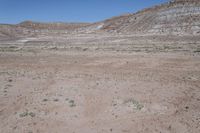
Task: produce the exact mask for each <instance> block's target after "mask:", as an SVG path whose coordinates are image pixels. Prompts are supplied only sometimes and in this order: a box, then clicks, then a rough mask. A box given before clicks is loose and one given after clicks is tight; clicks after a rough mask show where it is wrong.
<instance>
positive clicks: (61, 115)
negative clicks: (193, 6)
mask: <svg viewBox="0 0 200 133" xmlns="http://www.w3.org/2000/svg"><path fill="white" fill-rule="evenodd" d="M199 112H200V57H199V56H191V55H183V54H172V53H171V54H170V53H157V54H150V53H149V54H144V53H141V54H140V53H137V54H118V53H110V54H109V53H107V54H105V53H104V54H101V53H100V54H98V53H96V54H94V53H93V54H90V53H78V54H46V53H44V54H38V55H32V54H26V53H23V55H22V56H21V55H20V54H17V53H11V54H9V53H3V54H1V56H0V132H1V133H15V132H16V133H44V132H45V133H66V132H67V133H110V132H114V133H199V132H200V113H199Z"/></svg>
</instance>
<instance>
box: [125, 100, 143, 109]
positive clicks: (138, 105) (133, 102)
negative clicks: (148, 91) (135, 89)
mask: <svg viewBox="0 0 200 133" xmlns="http://www.w3.org/2000/svg"><path fill="white" fill-rule="evenodd" d="M124 104H129V105H130V106H131V107H133V109H136V110H141V109H142V108H144V105H142V104H141V103H140V102H138V101H137V100H135V99H134V98H131V99H128V100H126V101H124Z"/></svg>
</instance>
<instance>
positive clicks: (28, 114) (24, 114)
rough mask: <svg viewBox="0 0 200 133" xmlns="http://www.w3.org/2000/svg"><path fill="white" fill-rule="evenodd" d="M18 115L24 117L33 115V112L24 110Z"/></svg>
mask: <svg viewBox="0 0 200 133" xmlns="http://www.w3.org/2000/svg"><path fill="white" fill-rule="evenodd" d="M19 116H20V117H26V116H31V117H35V113H33V112H28V111H26V112H23V113H21V114H19Z"/></svg>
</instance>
